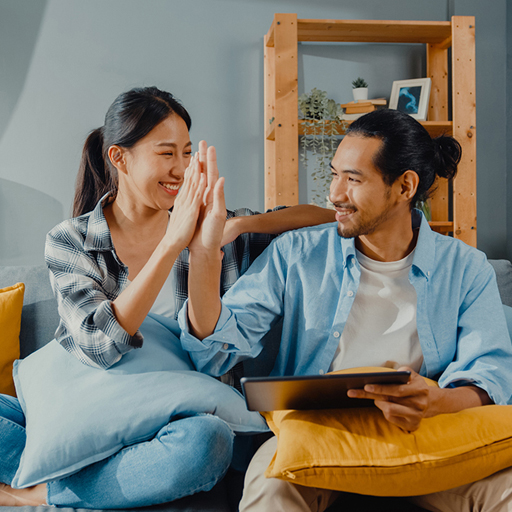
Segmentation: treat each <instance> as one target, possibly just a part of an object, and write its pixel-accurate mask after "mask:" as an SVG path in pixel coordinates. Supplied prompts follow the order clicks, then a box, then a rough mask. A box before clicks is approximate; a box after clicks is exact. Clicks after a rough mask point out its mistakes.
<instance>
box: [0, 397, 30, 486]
mask: <svg viewBox="0 0 512 512" xmlns="http://www.w3.org/2000/svg"><path fill="white" fill-rule="evenodd" d="M25 440H26V435H25V416H24V415H23V411H22V410H21V406H20V404H19V402H18V400H17V399H16V398H14V397H12V396H9V395H1V394H0V482H3V483H5V484H9V485H10V484H11V482H12V479H13V478H14V475H15V473H16V471H17V469H18V466H19V464H20V458H21V454H22V452H23V448H24V447H25Z"/></svg>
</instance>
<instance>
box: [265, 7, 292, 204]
mask: <svg viewBox="0 0 512 512" xmlns="http://www.w3.org/2000/svg"><path fill="white" fill-rule="evenodd" d="M264 44H265V50H264V54H265V61H264V73H265V89H264V101H265V117H266V120H265V123H266V126H267V130H266V137H265V174H266V179H265V208H271V207H273V206H276V205H278V204H282V205H287V206H291V205H296V204H298V203H299V162H298V156H299V131H298V129H299V128H298V122H297V103H298V98H299V96H298V92H297V80H298V78H297V74H298V71H297V70H298V67H297V53H298V49H297V15H296V14H276V15H275V16H274V21H273V23H272V26H271V27H270V30H269V32H268V33H267V35H266V36H265V42H264Z"/></svg>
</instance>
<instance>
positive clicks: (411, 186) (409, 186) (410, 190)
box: [399, 170, 420, 202]
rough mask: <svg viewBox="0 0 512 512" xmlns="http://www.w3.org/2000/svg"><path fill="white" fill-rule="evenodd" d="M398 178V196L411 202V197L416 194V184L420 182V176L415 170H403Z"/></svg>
mask: <svg viewBox="0 0 512 512" xmlns="http://www.w3.org/2000/svg"><path fill="white" fill-rule="evenodd" d="M399 180H400V186H401V189H400V196H401V197H402V199H403V200H405V201H407V202H411V201H412V199H413V197H414V196H415V195H416V191H417V190H418V185H419V184H420V178H419V176H418V175H417V174H416V172H415V171H411V170H409V171H405V172H404V173H403V174H402V176H400V178H399Z"/></svg>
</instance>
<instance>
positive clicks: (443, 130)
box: [267, 119, 453, 140]
mask: <svg viewBox="0 0 512 512" xmlns="http://www.w3.org/2000/svg"><path fill="white" fill-rule="evenodd" d="M304 123H305V121H304V119H300V120H299V135H304ZM351 123H352V121H346V124H347V125H350V124H351ZM420 123H421V124H422V126H424V127H425V128H426V129H427V131H428V133H429V134H430V136H431V137H438V136H439V135H442V134H446V135H451V134H452V132H453V123H452V122H451V121H420ZM327 124H328V125H330V124H331V121H327ZM336 125H337V126H336V130H337V132H338V134H339V135H343V134H344V133H345V131H344V130H343V125H342V123H341V121H340V122H337V123H336ZM274 130H275V129H274V128H273V127H272V125H270V127H269V128H267V140H274V139H272V138H270V137H275V134H274Z"/></svg>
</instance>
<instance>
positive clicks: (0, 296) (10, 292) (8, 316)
mask: <svg viewBox="0 0 512 512" xmlns="http://www.w3.org/2000/svg"><path fill="white" fill-rule="evenodd" d="M24 293H25V285H24V284H23V283H17V284H15V285H14V286H9V287H7V288H2V289H0V393H4V394H6V395H12V396H16V392H15V390H14V383H13V380H12V365H13V363H14V361H15V360H16V359H19V358H20V327H21V310H22V308H23V294H24Z"/></svg>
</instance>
